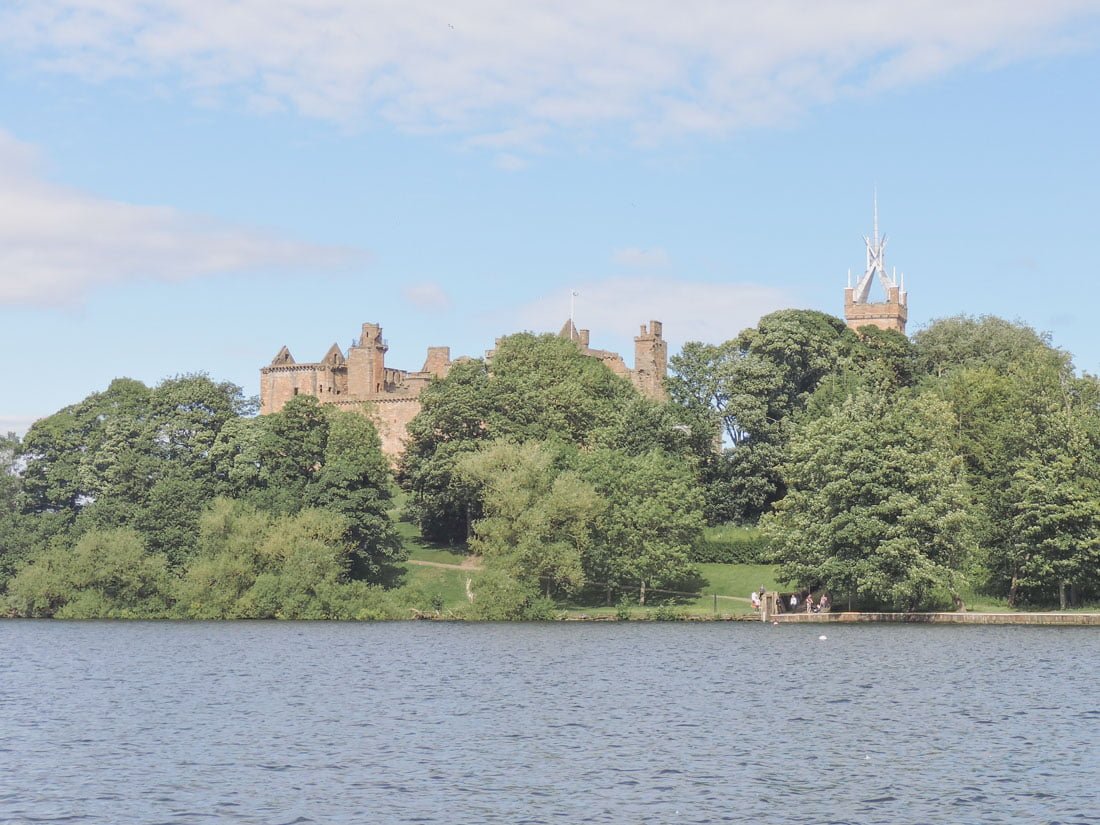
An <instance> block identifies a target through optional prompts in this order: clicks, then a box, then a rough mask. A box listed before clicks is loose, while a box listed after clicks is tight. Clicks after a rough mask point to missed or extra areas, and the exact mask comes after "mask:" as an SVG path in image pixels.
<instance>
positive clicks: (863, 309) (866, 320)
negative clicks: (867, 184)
mask: <svg viewBox="0 0 1100 825" xmlns="http://www.w3.org/2000/svg"><path fill="white" fill-rule="evenodd" d="M874 204H875V205H874V212H875V217H874V234H873V236H872V237H870V238H868V237H866V236H864V238H863V242H864V244H866V246H867V269H866V270H865V271H864V273H863V277H862V278H860V279H859V282H858V283H857V284H856V285H855V288H853V287H852V272H851V270H849V271H848V288H847V289H845V290H844V320H845V321H846V322H847V323H848V326H849V327H850V328H851V329H858V328H859V327H863V326H875V327H878V328H879V329H892V330H896V331H897V332H900V333H901V334H902V335H904V334H905V322H906V321H907V320H908V319H909V298H908V295H907V293H906V292H905V275H904V274H903V275H902V276H901V281H900V282H899V281H898V279H897V277H896V275H891V274H889V273H887V271H886V257H885V254H886V236H885V235H883V236H882V237H881V238H880V237H879V233H878V192H876V193H875V201H874ZM876 275H877V276H878V280H879V283H881V284H882V288H883V290H884V291H885V293H886V300H885V301H883V302H880V303H872V302H871V301H869V300H868V298H869V297H870V294H871V284H872V282H873V281H874V279H875V276H876Z"/></svg>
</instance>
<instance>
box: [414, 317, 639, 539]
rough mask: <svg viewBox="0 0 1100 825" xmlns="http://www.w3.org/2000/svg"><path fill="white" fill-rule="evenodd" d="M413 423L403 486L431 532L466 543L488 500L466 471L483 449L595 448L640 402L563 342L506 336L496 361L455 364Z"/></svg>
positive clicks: (426, 531) (430, 393) (614, 378)
mask: <svg viewBox="0 0 1100 825" xmlns="http://www.w3.org/2000/svg"><path fill="white" fill-rule="evenodd" d="M420 397H421V401H422V404H423V406H422V409H421V411H420V413H419V414H418V415H417V416H416V418H414V419H413V421H412V422H411V423H410V425H409V429H408V431H409V440H408V442H407V450H406V452H405V455H404V457H403V459H402V464H401V470H400V476H401V479H402V484H403V485H404V486H405V488H406V489H407V490H409V492H410V493H411V494H412V497H411V498H412V500H411V502H410V507H411V510H412V515H413V516H414V518H415V519H416V521H417V523H418V524H419V525H420V528H421V531H422V532H423V534H424V535H425V536H426V537H428V538H431V539H435V540H440V541H451V542H454V541H464V540H465V539H466V537H467V535H468V534H469V531H470V525H471V524H472V523H473V521H475V520H476V519H477V518H479V517H480V515H481V500H480V498H479V496H478V495H477V494H476V492H475V491H474V490H472V489H471V488H470V487H469V485H466V484H465V483H464V482H463V480H462V475H461V474H460V473H458V472H456V470H457V466H458V462H459V461H460V460H461V459H462V458H463V457H464V456H465V455H466V454H467V453H469V452H472V451H473V450H474V449H475V448H476V447H477V444H478V442H481V441H484V440H493V439H510V440H512V441H516V442H524V441H545V442H551V443H557V444H561V445H574V446H585V447H591V446H593V445H595V444H596V443H597V442H598V441H599V439H600V438H601V437H606V436H607V434H608V433H609V432H610V431H611V430H613V429H614V428H615V427H616V425H617V424H618V422H619V421H621V416H622V412H621V411H622V408H623V407H624V406H626V405H629V404H630V403H631V402H633V401H635V400H636V399H637V398H638V393H637V391H636V390H635V389H634V387H633V386H632V385H631V384H630V382H629V381H627V380H626V379H625V378H622V377H620V376H617V375H615V374H614V373H613V372H611V370H610V369H608V367H607V366H606V365H604V364H603V363H601V362H600V361H598V360H597V359H595V358H592V357H590V356H587V355H585V354H584V353H582V352H581V350H580V348H579V347H578V346H577V345H576V343H575V342H573V341H569V340H567V339H564V338H559V337H558V336H555V335H532V334H530V333H521V334H518V335H510V336H508V337H506V338H502V339H501V340H500V341H499V342H498V345H497V349H496V351H495V352H494V353H493V355H492V360H491V364H490V365H488V366H486V365H484V364H479V363H478V362H467V363H465V364H456V365H455V366H454V367H452V368H451V371H450V374H449V375H448V376H447V377H446V378H444V379H442V380H440V381H436V382H433V383H432V385H430V386H429V387H428V388H427V389H426V390H425V391H424V392H423V393H422V394H421V396H420Z"/></svg>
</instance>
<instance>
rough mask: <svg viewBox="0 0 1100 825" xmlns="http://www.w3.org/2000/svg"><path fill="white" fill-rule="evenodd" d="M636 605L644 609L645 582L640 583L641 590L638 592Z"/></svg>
mask: <svg viewBox="0 0 1100 825" xmlns="http://www.w3.org/2000/svg"><path fill="white" fill-rule="evenodd" d="M638 604H640V605H642V606H643V607H645V582H644V581H643V582H642V586H641V589H639V590H638Z"/></svg>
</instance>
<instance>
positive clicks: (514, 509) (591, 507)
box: [459, 441, 605, 596]
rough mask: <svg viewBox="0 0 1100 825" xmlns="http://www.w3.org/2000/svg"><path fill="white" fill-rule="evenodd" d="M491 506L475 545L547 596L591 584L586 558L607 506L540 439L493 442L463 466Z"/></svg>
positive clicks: (478, 526)
mask: <svg viewBox="0 0 1100 825" xmlns="http://www.w3.org/2000/svg"><path fill="white" fill-rule="evenodd" d="M459 467H460V471H461V472H462V473H463V474H464V475H465V476H466V477H467V478H468V479H469V481H470V483H471V485H472V486H474V487H475V488H476V489H477V490H478V492H479V494H480V496H481V498H482V500H483V501H484V502H485V503H484V511H483V515H482V517H481V518H480V519H479V520H478V521H477V522H476V523H475V524H474V537H473V540H472V541H471V549H473V550H474V552H476V553H479V554H481V555H483V556H484V557H485V558H486V559H487V560H489V561H490V562H495V563H498V564H499V566H501V567H503V568H504V569H505V570H506V571H507V572H508V573H509V574H510V575H512V576H513V577H515V578H516V579H517V580H519V581H520V582H522V583H525V584H530V585H534V586H535V587H541V589H542V590H543V592H544V594H545V595H547V596H551V595H555V594H566V593H571V592H574V591H576V590H577V589H579V588H580V587H581V586H582V585H583V584H584V581H585V570H584V561H585V559H586V557H587V556H588V555H589V554H590V553H591V550H592V544H593V531H594V529H595V525H596V522H597V520H598V519H599V517H600V515H601V514H602V512H603V510H604V507H605V504H604V501H603V500H602V499H601V498H600V497H599V496H598V495H597V494H596V491H595V490H594V489H593V488H592V486H591V485H589V484H587V483H585V482H584V481H582V480H581V479H580V477H579V476H578V475H577V474H576V472H574V471H572V470H569V469H566V468H564V467H563V466H562V460H561V458H560V457H559V456H556V455H555V453H554V451H552V450H551V449H549V448H547V447H544V446H542V445H541V444H539V443H538V442H532V441H529V442H526V443H524V444H515V443H510V442H499V441H498V442H492V443H490V444H487V445H485V447H484V448H483V449H481V450H479V451H477V452H474V453H470V454H469V455H467V456H466V457H465V458H464V459H463V460H462V462H461V464H460V465H459Z"/></svg>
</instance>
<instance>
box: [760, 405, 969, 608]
mask: <svg viewBox="0 0 1100 825" xmlns="http://www.w3.org/2000/svg"><path fill="white" fill-rule="evenodd" d="M953 426H954V424H953V421H952V415H951V411H950V409H949V407H948V406H947V405H946V404H944V403H943V402H942V401H939V400H937V399H935V398H933V397H931V396H916V397H913V396H910V395H906V394H903V395H899V396H897V397H895V398H888V397H883V396H879V395H875V394H872V393H870V392H863V393H861V394H859V395H856V396H854V397H852V398H850V399H848V400H846V401H845V402H844V403H842V404H840V405H839V406H837V407H834V408H833V409H832V411H831V413H830V414H828V415H823V416H821V417H818V418H814V419H808V420H806V421H805V422H804V423H803V425H802V426H801V427H799V428H798V429H797V430H796V431H795V433H794V434H793V436H792V438H791V442H790V445H789V454H788V458H787V461H786V462H785V463H784V465H783V472H784V477H785V480H786V483H787V495H786V496H785V497H784V498H783V499H782V500H781V501H779V502H777V503H776V505H775V508H774V510H773V511H772V512H771V513H770V514H768V515H767V516H766V517H765V518H764V520H763V521H762V525H763V526H764V527H765V530H766V532H767V533H768V535H769V538H770V540H771V542H772V547H773V549H774V551H775V555H776V560H777V561H778V562H779V563H780V564H781V575H782V577H783V578H784V579H787V580H789V581H793V582H797V583H798V584H799V585H800V586H802V587H806V588H812V589H818V588H824V589H826V590H828V591H830V592H831V593H833V595H834V598H837V597H842V596H848V595H850V596H852V597H854V598H855V599H856V600H857V601H858V602H860V603H862V604H866V605H877V604H883V605H888V606H892V607H901V608H904V609H907V610H913V609H916V608H917V607H919V606H922V605H928V604H930V603H932V602H934V601H935V599H936V598H937V594H944V595H946V594H950V595H951V596H952V597H953V598H954V599H955V600H956V604H959V605H961V598H960V595H959V593H960V589H961V585H962V583H963V570H964V569H965V567H966V564H967V562H968V560H969V555H970V553H971V550H972V538H971V532H972V528H973V516H972V515H971V512H970V497H969V491H968V489H967V487H966V484H965V480H964V476H963V471H962V465H961V462H960V461H959V459H958V458H957V456H956V453H955V449H954V442H953V438H952V433H953Z"/></svg>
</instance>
